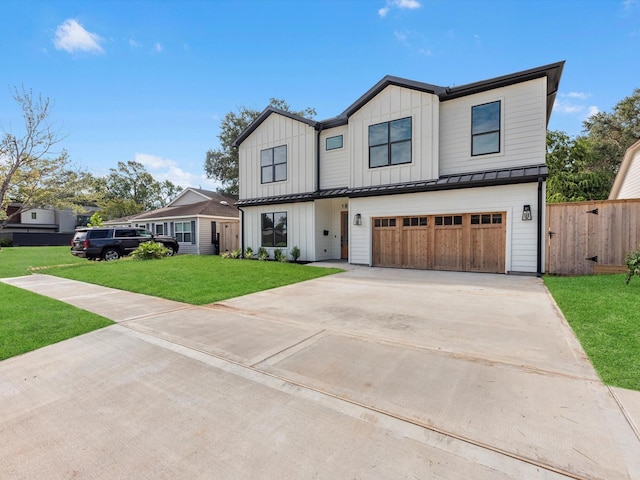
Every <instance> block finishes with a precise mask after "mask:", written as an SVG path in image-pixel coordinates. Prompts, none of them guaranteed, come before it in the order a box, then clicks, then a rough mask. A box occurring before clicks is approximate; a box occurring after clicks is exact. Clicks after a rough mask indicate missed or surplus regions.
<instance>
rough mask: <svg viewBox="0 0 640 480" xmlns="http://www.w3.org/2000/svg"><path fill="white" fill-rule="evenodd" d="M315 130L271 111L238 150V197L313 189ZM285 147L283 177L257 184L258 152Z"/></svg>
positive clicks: (314, 186) (314, 178) (255, 196)
mask: <svg viewBox="0 0 640 480" xmlns="http://www.w3.org/2000/svg"><path fill="white" fill-rule="evenodd" d="M315 144H316V131H315V129H314V128H313V127H311V126H309V125H307V124H306V123H303V122H299V121H297V120H294V119H292V118H289V117H285V116H283V115H279V114H277V113H272V114H271V115H269V116H268V117H267V119H266V120H265V121H264V122H262V124H260V126H258V128H256V130H255V131H254V132H253V133H252V134H251V135H250V136H249V137H248V138H247V139H246V140H244V141H243V142H242V144H241V145H240V148H239V151H238V165H239V178H240V198H264V197H273V196H278V195H288V194H293V193H301V192H313V191H315V189H316V155H315V151H316V147H315ZM282 145H286V147H287V179H286V180H284V181H280V182H272V183H265V184H263V183H261V176H260V171H261V170H260V152H261V151H262V150H264V149H267V148H274V147H279V146H282Z"/></svg>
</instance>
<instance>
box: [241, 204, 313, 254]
mask: <svg viewBox="0 0 640 480" xmlns="http://www.w3.org/2000/svg"><path fill="white" fill-rule="evenodd" d="M243 210H244V216H245V217H244V247H245V249H246V248H247V247H251V248H252V249H253V251H254V252H256V253H257V252H258V248H260V247H261V246H262V231H261V229H262V226H261V221H262V220H261V215H262V214H263V213H275V212H287V246H286V247H281V250H282V251H283V252H285V253H286V254H287V257H289V252H290V251H291V248H292V247H294V246H297V247H298V248H299V249H300V260H303V261H307V260H314V253H315V236H314V235H312V234H311V232H313V228H314V223H315V209H314V203H313V202H302V203H283V204H279V205H260V206H257V207H243ZM265 248H266V249H267V251H268V252H269V255H270V258H273V251H274V250H275V248H276V247H265Z"/></svg>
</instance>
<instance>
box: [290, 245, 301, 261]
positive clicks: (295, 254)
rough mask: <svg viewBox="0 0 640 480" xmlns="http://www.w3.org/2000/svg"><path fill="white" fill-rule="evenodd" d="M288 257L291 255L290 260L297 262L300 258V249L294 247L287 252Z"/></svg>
mask: <svg viewBox="0 0 640 480" xmlns="http://www.w3.org/2000/svg"><path fill="white" fill-rule="evenodd" d="M289 255H291V259H292V260H293V261H294V262H297V261H298V259H299V258H300V249H299V248H298V246H297V245H294V246H293V248H292V249H291V251H290V252H289Z"/></svg>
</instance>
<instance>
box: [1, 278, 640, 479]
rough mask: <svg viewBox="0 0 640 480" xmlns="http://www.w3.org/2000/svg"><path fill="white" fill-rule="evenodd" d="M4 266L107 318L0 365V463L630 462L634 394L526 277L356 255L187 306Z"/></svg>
mask: <svg viewBox="0 0 640 480" xmlns="http://www.w3.org/2000/svg"><path fill="white" fill-rule="evenodd" d="M3 281H5V282H6V283H9V284H12V285H15V286H18V287H21V288H26V289H29V290H31V291H34V292H37V293H41V294H43V295H47V296H51V297H53V298H57V299H59V300H62V301H65V302H67V303H70V304H72V305H76V306H78V307H80V308H83V309H85V310H89V311H92V312H95V313H98V314H100V315H103V316H105V317H107V318H111V319H113V320H115V321H116V322H118V324H117V325H114V326H111V327H107V328H104V329H101V330H99V331H96V332H92V333H89V334H86V335H82V336H80V337H76V338H73V339H70V340H68V341H65V342H61V343H58V344H55V345H51V346H49V347H45V348H42V349H40V350H37V351H34V352H31V353H28V354H25V355H22V356H19V357H15V358H11V359H8V360H5V361H3V362H0V431H1V432H2V433H3V435H2V437H3V439H9V440H8V441H6V440H5V441H3V442H0V472H2V474H0V476H2V478H12V479H13V478H44V477H46V478H92V479H96V478H105V479H107V478H108V479H112V478H150V479H151V478H153V479H157V478H223V479H225V478H229V479H231V478H234V479H235V478H278V479H301V478H327V479H336V478H380V479H387V478H443V479H457V478H460V479H501V478H512V479H524V478H526V479H530V478H532V479H538V478H540V479H559V478H574V479H582V478H585V479H586V478H588V479H640V433H639V429H638V426H639V425H640V422H638V420H639V419H640V394H638V392H630V391H626V390H622V389H609V388H607V387H606V386H603V385H602V384H601V382H600V381H599V380H598V377H597V375H596V374H595V372H594V371H593V368H592V367H591V365H590V364H589V362H588V360H587V359H586V357H585V355H584V352H583V351H582V349H581V347H580V345H579V344H578V342H577V341H576V339H575V337H574V336H573V333H572V332H571V330H570V328H569V327H568V326H567V324H566V322H565V321H564V319H563V317H562V315H561V314H560V313H559V311H558V310H557V307H556V306H555V304H554V302H553V300H552V299H551V297H550V295H549V294H548V292H547V290H546V288H545V287H544V285H543V284H542V282H541V281H540V280H539V279H537V278H533V277H514V276H504V275H483V274H465V273H451V272H428V271H413V270H395V269H374V268H355V269H352V270H350V271H348V272H346V273H343V274H339V275H333V276H330V277H324V278H320V279H316V280H311V281H308V282H304V283H301V284H296V285H291V286H287V287H282V288H278V289H274V290H269V291H265V292H261V293H257V294H253V295H248V296H245V297H240V298H236V299H233V300H229V301H226V302H221V303H217V304H213V305H207V306H202V307H194V306H190V305H185V304H181V303H177V302H171V301H166V300H161V299H157V298H153V297H148V296H144V295H138V294H132V293H127V292H121V291H117V290H113V289H108V288H104V287H97V286H93V285H86V284H80V283H79V282H74V281H71V280H65V279H60V278H55V277H49V276H46V275H32V276H29V277H21V278H14V279H5V280H3Z"/></svg>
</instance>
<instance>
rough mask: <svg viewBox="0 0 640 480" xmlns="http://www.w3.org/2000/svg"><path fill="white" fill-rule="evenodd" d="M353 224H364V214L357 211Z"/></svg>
mask: <svg viewBox="0 0 640 480" xmlns="http://www.w3.org/2000/svg"><path fill="white" fill-rule="evenodd" d="M353 224H354V225H362V215H360V214H359V213H356V214H355V215H354V216H353Z"/></svg>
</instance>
